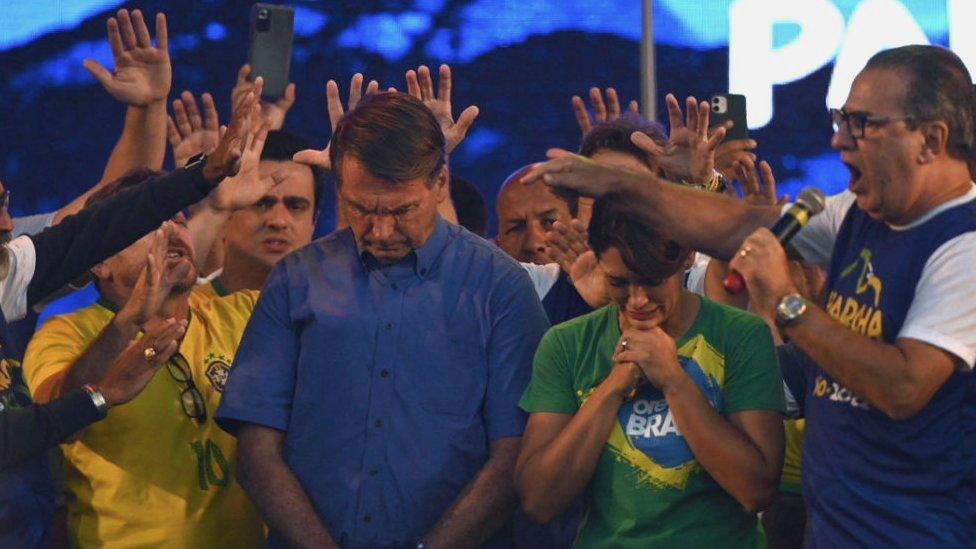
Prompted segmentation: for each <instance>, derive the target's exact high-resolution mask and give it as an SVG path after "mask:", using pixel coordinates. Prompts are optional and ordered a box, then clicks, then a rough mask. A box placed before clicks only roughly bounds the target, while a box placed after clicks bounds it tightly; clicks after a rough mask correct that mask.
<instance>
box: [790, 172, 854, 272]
mask: <svg viewBox="0 0 976 549" xmlns="http://www.w3.org/2000/svg"><path fill="white" fill-rule="evenodd" d="M856 199H857V196H856V195H855V194H854V193H852V192H851V191H844V192H842V193H840V194H835V195H833V196H828V197H827V204H826V206H825V207H824V211H822V212H820V215H815V216H813V219H811V220H810V223H808V224H807V226H806V227H804V228H802V229H800V232H798V233H797V234H796V236H794V237H793V240H791V241H790V244H792V245H793V247H794V248H796V249H797V251H799V252H800V253H801V254H802V255H803V258H804V259H806V260H807V261H808V262H810V263H813V264H814V265H816V266H818V267H820V268H821V269H823V270H825V271H827V270H829V268H830V256H831V254H833V252H834V242H836V241H837V233H838V232H840V226H841V224H842V223H843V222H844V217H845V216H846V215H847V212H848V211H850V209H851V207H853V206H854V201H855V200H856ZM788 208H789V205H787V206H784V207H783V211H784V212H785V211H786V210H787V209H788Z"/></svg>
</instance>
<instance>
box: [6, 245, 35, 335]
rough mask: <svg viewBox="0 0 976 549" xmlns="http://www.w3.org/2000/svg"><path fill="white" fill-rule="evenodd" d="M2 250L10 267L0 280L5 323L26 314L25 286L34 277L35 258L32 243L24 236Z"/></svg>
mask: <svg viewBox="0 0 976 549" xmlns="http://www.w3.org/2000/svg"><path fill="white" fill-rule="evenodd" d="M4 248H6V253H7V254H8V255H9V260H10V267H9V269H8V270H7V276H6V277H4V278H3V280H0V311H2V312H3V318H4V319H6V321H7V322H13V321H15V320H19V319H21V318H23V316H24V315H25V314H27V285H28V284H30V281H31V278H33V277H34V268H35V267H36V265H37V256H36V255H35V252H34V241H33V240H31V239H30V238H28V237H26V236H18V237H17V238H15V239H13V240H11V241H10V242H8V243H7V244H5V245H4Z"/></svg>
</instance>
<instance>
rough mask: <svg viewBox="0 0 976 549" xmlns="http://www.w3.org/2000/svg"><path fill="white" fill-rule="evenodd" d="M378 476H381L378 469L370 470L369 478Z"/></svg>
mask: <svg viewBox="0 0 976 549" xmlns="http://www.w3.org/2000/svg"><path fill="white" fill-rule="evenodd" d="M378 474H379V471H378V470H376V469H370V470H369V476H371V477H375V476H376V475H378Z"/></svg>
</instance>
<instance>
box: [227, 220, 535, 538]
mask: <svg viewBox="0 0 976 549" xmlns="http://www.w3.org/2000/svg"><path fill="white" fill-rule="evenodd" d="M547 328H548V323H547V321H546V316H545V312H544V311H543V309H542V306H541V304H540V303H539V299H538V297H537V296H536V293H535V290H534V289H533V287H532V283H531V282H530V280H529V277H528V276H527V275H526V273H525V272H524V271H523V270H522V268H521V267H520V266H519V265H518V264H517V263H516V262H515V261H513V260H512V259H510V258H509V257H507V256H506V255H505V254H504V253H502V252H501V251H499V250H498V249H497V248H495V247H494V246H493V245H491V244H489V243H488V242H486V241H485V240H482V239H481V238H479V237H477V236H475V235H473V234H471V233H469V232H468V231H466V230H464V229H462V228H460V227H457V226H455V225H451V224H448V223H446V222H445V221H443V220H441V219H438V221H437V226H436V228H435V231H434V233H433V235H432V236H431V237H430V239H429V240H428V241H427V243H426V244H425V245H424V246H423V247H422V248H419V249H417V250H416V251H414V252H412V253H411V254H410V255H409V256H408V257H407V258H405V259H404V260H403V261H401V262H399V263H397V264H395V265H390V266H384V265H381V264H379V263H378V262H376V260H375V259H374V258H373V257H372V256H370V255H369V254H368V253H360V251H359V250H358V249H357V246H356V243H355V239H354V238H353V235H352V233H351V232H350V231H349V230H343V231H339V232H336V233H333V234H331V235H329V236H326V237H324V238H322V239H319V240H317V241H315V242H313V243H312V244H311V245H309V246H307V247H305V248H303V249H302V250H299V251H298V252H296V253H294V254H292V255H290V256H288V257H286V258H285V259H283V260H282V261H281V262H279V264H278V265H277V266H276V267H275V269H274V271H273V272H272V274H271V276H270V277H269V279H268V282H267V285H266V286H265V288H264V291H263V292H262V294H261V298H260V300H259V301H258V304H257V307H256V309H255V311H254V314H253V316H252V318H251V322H250V324H249V325H248V327H247V330H246V331H245V333H244V337H243V340H242V342H241V345H240V348H239V349H238V352H237V358H236V360H235V361H234V366H233V369H232V370H231V375H230V379H229V380H228V382H227V386H226V388H225V390H224V394H223V399H222V403H221V406H220V409H219V410H218V412H217V422H218V424H220V425H221V426H222V427H224V428H225V429H228V430H230V431H231V432H233V430H234V428H235V426H236V425H237V424H238V423H239V422H246V423H254V424H260V425H264V426H268V427H272V428H275V429H279V430H281V431H284V432H285V440H284V448H283V455H284V458H285V461H286V463H287V464H288V466H289V467H290V468H291V470H292V471H293V472H294V474H295V476H296V477H297V478H298V480H299V482H300V483H301V485H302V486H303V488H304V489H305V491H306V493H307V494H308V496H309V498H310V499H311V501H312V503H313V505H314V507H315V510H316V512H317V513H318V516H319V517H320V518H321V519H322V521H323V523H324V524H325V526H326V527H327V528H328V530H329V533H330V534H331V535H332V537H333V538H334V539H335V540H336V541H337V542H338V543H340V544H341V545H342V546H343V547H397V546H407V545H410V544H411V543H412V542H414V540H417V539H418V538H420V537H421V536H423V535H424V534H426V533H427V532H428V531H429V530H430V529H431V528H432V527H433V526H434V524H435V523H436V522H437V520H438V519H439V518H440V516H441V515H442V514H443V512H444V511H446V510H447V508H448V507H449V506H450V505H451V504H452V503H453V502H454V501H455V499H456V498H457V497H458V495H459V494H460V493H461V491H462V490H463V489H464V487H465V486H466V485H467V484H468V483H469V482H470V481H471V480H472V479H473V478H474V477H475V475H476V474H477V473H478V472H479V471H480V470H481V468H482V467H483V466H484V464H485V462H486V461H487V459H488V455H489V445H490V443H491V442H492V441H494V440H497V439H500V438H505V437H518V436H521V434H522V431H523V429H524V426H525V416H524V415H523V413H522V412H521V411H520V410H519V408H518V400H519V398H520V397H521V395H522V392H523V391H524V389H525V388H526V386H527V384H528V381H529V377H530V375H531V366H532V358H533V355H534V354H535V350H536V347H537V345H538V343H539V340H540V339H541V338H542V335H543V333H544V332H545V331H546V329H547ZM275 541H276V540H274V538H273V536H272V540H271V544H272V545H276V543H275Z"/></svg>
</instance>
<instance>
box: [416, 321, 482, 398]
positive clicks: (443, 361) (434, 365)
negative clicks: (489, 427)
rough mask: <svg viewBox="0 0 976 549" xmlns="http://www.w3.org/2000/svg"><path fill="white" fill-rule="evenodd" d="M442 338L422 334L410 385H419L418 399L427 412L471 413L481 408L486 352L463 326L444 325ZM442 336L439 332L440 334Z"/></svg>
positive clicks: (473, 333) (474, 334)
mask: <svg viewBox="0 0 976 549" xmlns="http://www.w3.org/2000/svg"><path fill="white" fill-rule="evenodd" d="M446 336H447V337H446V338H443V339H442V340H440V341H434V340H433V339H431V338H429V337H424V338H423V339H424V340H425V341H424V343H423V347H422V348H421V349H419V351H421V353H420V354H419V355H418V356H422V357H423V358H422V361H421V367H420V368H418V369H417V370H418V371H416V372H410V373H409V374H408V377H413V376H414V375H418V377H417V378H415V379H414V383H412V385H413V386H414V387H421V388H422V389H421V390H420V391H419V394H418V395H417V396H418V399H417V400H418V402H419V404H420V406H421V407H422V408H423V409H424V410H426V411H429V412H435V413H440V414H448V415H457V416H473V415H475V414H477V413H478V412H479V411H480V410H481V405H482V402H483V400H484V396H485V389H486V387H487V383H488V355H487V349H486V347H485V345H483V344H482V342H481V341H480V338H479V337H478V334H477V333H476V332H474V331H472V330H470V329H465V327H463V326H453V327H450V328H448V330H447V334H446ZM442 337H443V336H442Z"/></svg>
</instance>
